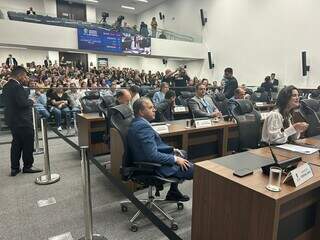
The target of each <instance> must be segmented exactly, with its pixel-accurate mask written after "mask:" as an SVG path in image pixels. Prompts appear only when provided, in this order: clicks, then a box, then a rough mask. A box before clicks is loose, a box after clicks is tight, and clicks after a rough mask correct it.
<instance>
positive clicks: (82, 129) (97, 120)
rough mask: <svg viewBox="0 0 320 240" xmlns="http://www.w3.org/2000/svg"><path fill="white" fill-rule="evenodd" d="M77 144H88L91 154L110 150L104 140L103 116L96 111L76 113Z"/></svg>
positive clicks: (99, 153) (104, 125) (104, 152)
mask: <svg viewBox="0 0 320 240" xmlns="http://www.w3.org/2000/svg"><path fill="white" fill-rule="evenodd" d="M77 124H78V141H79V146H88V147H89V148H88V151H89V152H90V153H91V154H92V155H94V156H95V155H101V154H106V153H109V152H110V148H109V145H107V144H106V143H105V141H104V135H105V129H106V124H105V120H104V117H101V116H99V114H98V113H80V114H77Z"/></svg>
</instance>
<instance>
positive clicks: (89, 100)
mask: <svg viewBox="0 0 320 240" xmlns="http://www.w3.org/2000/svg"><path fill="white" fill-rule="evenodd" d="M101 101H102V100H101V98H100V93H99V92H98V91H87V92H85V96H84V97H82V98H81V99H80V103H81V107H82V112H83V113H99V108H98V106H99V104H100V102H101Z"/></svg>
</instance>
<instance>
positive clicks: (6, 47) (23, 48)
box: [0, 46, 28, 50]
mask: <svg viewBox="0 0 320 240" xmlns="http://www.w3.org/2000/svg"><path fill="white" fill-rule="evenodd" d="M0 48H4V49H21V50H27V49H28V48H25V47H11V46H0Z"/></svg>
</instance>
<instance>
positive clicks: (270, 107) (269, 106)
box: [253, 102, 276, 112]
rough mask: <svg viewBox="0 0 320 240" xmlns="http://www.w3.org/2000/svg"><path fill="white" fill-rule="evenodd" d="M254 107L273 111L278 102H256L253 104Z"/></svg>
mask: <svg viewBox="0 0 320 240" xmlns="http://www.w3.org/2000/svg"><path fill="white" fill-rule="evenodd" d="M253 106H254V108H255V109H256V110H258V111H268V112H270V111H272V110H273V109H274V108H275V107H276V104H275V103H265V102H264V103H262V104H261V105H260V104H259V105H256V103H255V104H254V105H253Z"/></svg>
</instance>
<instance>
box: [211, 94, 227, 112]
mask: <svg viewBox="0 0 320 240" xmlns="http://www.w3.org/2000/svg"><path fill="white" fill-rule="evenodd" d="M212 101H213V102H214V104H215V105H216V107H217V108H218V109H219V111H220V112H221V113H222V115H223V116H229V115H230V111H229V106H228V103H229V100H228V99H227V98H226V97H225V95H224V94H223V93H216V94H214V95H213V96H212Z"/></svg>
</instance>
